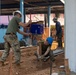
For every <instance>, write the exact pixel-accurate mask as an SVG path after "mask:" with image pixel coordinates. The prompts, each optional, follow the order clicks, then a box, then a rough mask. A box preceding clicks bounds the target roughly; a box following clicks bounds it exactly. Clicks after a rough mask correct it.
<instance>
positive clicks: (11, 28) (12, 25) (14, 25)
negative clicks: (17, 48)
mask: <svg viewBox="0 0 76 75" xmlns="http://www.w3.org/2000/svg"><path fill="white" fill-rule="evenodd" d="M19 22H20V18H18V17H17V16H15V17H13V18H12V19H11V21H10V22H9V24H8V28H7V30H6V33H15V34H16V32H17V30H18V27H19Z"/></svg>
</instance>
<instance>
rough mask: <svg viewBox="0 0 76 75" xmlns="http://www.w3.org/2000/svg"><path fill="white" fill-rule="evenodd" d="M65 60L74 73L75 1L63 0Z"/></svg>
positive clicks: (75, 66)
mask: <svg viewBox="0 0 76 75" xmlns="http://www.w3.org/2000/svg"><path fill="white" fill-rule="evenodd" d="M65 58H68V59H69V67H70V70H71V71H74V72H76V0H65Z"/></svg>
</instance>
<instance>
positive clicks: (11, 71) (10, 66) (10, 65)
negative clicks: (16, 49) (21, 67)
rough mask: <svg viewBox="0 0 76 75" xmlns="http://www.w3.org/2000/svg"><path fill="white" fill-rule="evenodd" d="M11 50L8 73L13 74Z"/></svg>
mask: <svg viewBox="0 0 76 75" xmlns="http://www.w3.org/2000/svg"><path fill="white" fill-rule="evenodd" d="M12 58H13V56H12V51H10V54H9V75H13V68H12Z"/></svg>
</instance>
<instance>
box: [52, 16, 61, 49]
mask: <svg viewBox="0 0 76 75" xmlns="http://www.w3.org/2000/svg"><path fill="white" fill-rule="evenodd" d="M53 21H54V23H56V25H55V26H56V27H55V28H56V36H57V42H58V49H61V48H62V27H61V24H60V22H59V21H57V18H56V17H55V18H54V19H53Z"/></svg>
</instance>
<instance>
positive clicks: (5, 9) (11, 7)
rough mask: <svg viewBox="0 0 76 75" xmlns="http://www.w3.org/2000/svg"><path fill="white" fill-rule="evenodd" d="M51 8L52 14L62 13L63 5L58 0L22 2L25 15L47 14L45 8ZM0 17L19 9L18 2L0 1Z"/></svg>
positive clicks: (14, 0)
mask: <svg viewBox="0 0 76 75" xmlns="http://www.w3.org/2000/svg"><path fill="white" fill-rule="evenodd" d="M49 5H50V6H51V9H52V13H53V12H54V13H55V12H60V13H64V4H63V3H62V2H61V1H60V0H24V7H25V9H26V13H27V14H29V13H30V12H31V13H47V6H49ZM0 6H1V15H10V14H12V12H13V11H15V10H17V9H19V7H20V0H1V2H0Z"/></svg>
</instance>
